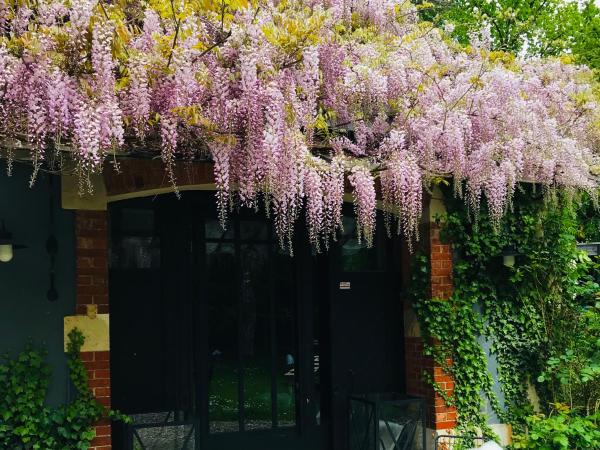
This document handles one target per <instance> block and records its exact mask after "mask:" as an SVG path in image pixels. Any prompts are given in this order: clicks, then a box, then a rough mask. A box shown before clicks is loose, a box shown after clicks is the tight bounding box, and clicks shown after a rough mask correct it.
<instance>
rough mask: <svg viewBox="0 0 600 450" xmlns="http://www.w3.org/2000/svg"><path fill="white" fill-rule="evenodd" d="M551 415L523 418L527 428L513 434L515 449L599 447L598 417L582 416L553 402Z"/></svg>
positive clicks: (546, 449)
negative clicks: (521, 432) (553, 410)
mask: <svg viewBox="0 0 600 450" xmlns="http://www.w3.org/2000/svg"><path fill="white" fill-rule="evenodd" d="M554 406H555V409H556V411H555V413H554V414H553V415H551V416H548V417H546V416H544V415H543V414H538V415H534V416H529V417H527V418H526V424H527V429H526V431H525V432H524V433H523V434H518V435H515V436H514V443H513V445H512V448H514V449H530V450H594V449H600V428H598V419H599V418H600V417H598V416H597V415H596V416H588V417H582V416H578V415H576V414H573V413H572V412H571V410H570V409H569V408H568V407H567V406H565V405H560V404H556V405H554Z"/></svg>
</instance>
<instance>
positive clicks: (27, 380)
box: [0, 329, 128, 450]
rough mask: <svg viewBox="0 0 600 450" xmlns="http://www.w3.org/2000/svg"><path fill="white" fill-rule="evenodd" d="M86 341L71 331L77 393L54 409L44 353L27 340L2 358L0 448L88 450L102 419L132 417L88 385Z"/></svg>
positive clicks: (72, 371) (69, 352)
mask: <svg viewBox="0 0 600 450" xmlns="http://www.w3.org/2000/svg"><path fill="white" fill-rule="evenodd" d="M83 342H84V337H83V335H82V334H81V332H80V331H78V330H77V329H74V330H73V331H71V333H69V342H68V344H67V356H68V366H69V371H70V378H71V381H72V383H73V385H74V387H75V390H76V392H77V396H76V398H75V399H74V400H73V401H72V402H70V403H69V404H67V405H62V406H59V407H56V408H51V407H49V406H47V405H46V404H45V401H46V392H47V390H48V385H49V383H50V370H49V368H48V366H47V365H46V363H45V361H44V357H45V351H43V350H41V349H37V348H34V347H33V345H32V344H28V345H27V346H26V348H25V350H24V351H23V352H21V353H20V354H19V355H17V356H16V357H15V358H10V357H9V356H8V355H4V356H3V357H2V359H1V360H0V361H1V362H0V448H3V449H14V450H26V449H27V450H29V449H44V450H54V449H56V450H58V449H61V450H62V449H81V450H87V449H88V448H89V443H90V442H91V440H92V439H93V438H94V435H95V433H94V429H93V427H92V425H93V424H94V423H95V422H97V421H98V420H100V419H101V418H102V417H111V418H116V419H122V420H125V421H127V420H128V419H127V418H126V417H124V416H121V415H120V414H118V413H117V412H114V411H107V410H106V409H105V408H104V407H103V406H102V405H101V404H99V403H98V402H97V401H96V399H95V398H94V396H93V395H92V393H91V391H90V390H89V387H88V379H87V372H86V369H85V366H84V364H83V362H82V361H81V359H80V357H79V352H80V350H81V347H82V345H83Z"/></svg>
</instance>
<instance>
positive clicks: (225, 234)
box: [204, 219, 235, 239]
mask: <svg viewBox="0 0 600 450" xmlns="http://www.w3.org/2000/svg"><path fill="white" fill-rule="evenodd" d="M204 232H205V236H206V239H233V238H234V236H235V230H234V226H233V223H232V222H231V220H228V221H227V222H226V223H225V229H223V227H222V226H221V222H220V221H219V220H217V219H206V221H205V222H204Z"/></svg>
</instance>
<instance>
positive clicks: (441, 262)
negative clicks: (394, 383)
mask: <svg viewBox="0 0 600 450" xmlns="http://www.w3.org/2000/svg"><path fill="white" fill-rule="evenodd" d="M426 235H428V237H429V242H428V243H427V244H428V245H426V246H425V248H426V249H427V252H428V253H429V256H430V261H431V267H430V273H431V280H430V283H431V291H430V295H431V296H432V297H435V298H440V299H448V298H449V297H450V295H452V248H451V246H450V245H448V244H443V243H442V242H441V241H440V230H439V227H438V226H437V225H435V224H434V223H431V224H429V227H428V230H427V233H426ZM404 321H405V322H404V332H405V337H404V352H405V362H406V392H407V394H408V395H413V396H416V397H422V398H425V399H426V400H427V426H428V428H431V429H432V430H449V429H452V428H454V427H455V426H456V409H455V408H454V407H449V406H447V405H446V404H445V402H444V399H443V398H442V397H441V396H440V395H439V394H438V393H437V392H436V391H435V390H434V389H433V387H432V386H431V385H430V384H429V383H427V382H426V381H425V379H424V376H425V374H428V375H429V376H431V378H432V379H433V381H434V382H435V383H436V384H437V385H438V387H440V388H441V389H442V390H444V391H445V392H446V393H447V394H449V395H452V393H453V390H454V382H453V380H452V378H451V377H450V376H449V375H448V374H446V373H444V371H443V370H442V368H441V367H439V365H437V364H436V363H435V362H434V360H433V358H432V357H431V356H426V355H425V354H424V341H423V338H422V337H421V330H420V326H419V323H418V320H417V317H416V315H415V313H414V311H413V310H412V308H411V306H410V305H407V304H405V309H404Z"/></svg>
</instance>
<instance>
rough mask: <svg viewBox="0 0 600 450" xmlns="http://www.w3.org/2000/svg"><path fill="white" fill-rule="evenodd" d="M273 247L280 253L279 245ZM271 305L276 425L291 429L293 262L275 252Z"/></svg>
mask: <svg viewBox="0 0 600 450" xmlns="http://www.w3.org/2000/svg"><path fill="white" fill-rule="evenodd" d="M274 247H276V248H277V249H279V245H278V244H274ZM274 253H275V255H274V256H273V258H274V261H273V263H272V267H273V272H272V277H273V284H274V286H273V287H274V288H273V294H274V295H273V297H274V298H273V303H274V309H275V327H276V332H277V345H276V349H275V351H276V383H277V384H276V388H277V425H278V426H279V427H291V426H294V425H295V424H296V371H297V361H298V358H297V353H296V348H297V344H296V338H295V336H296V324H295V321H294V317H295V312H294V305H295V302H294V299H295V294H294V292H295V286H294V283H293V280H294V278H293V265H292V259H291V258H290V257H289V256H288V255H286V254H282V253H280V252H279V251H278V250H276V252H274Z"/></svg>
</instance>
